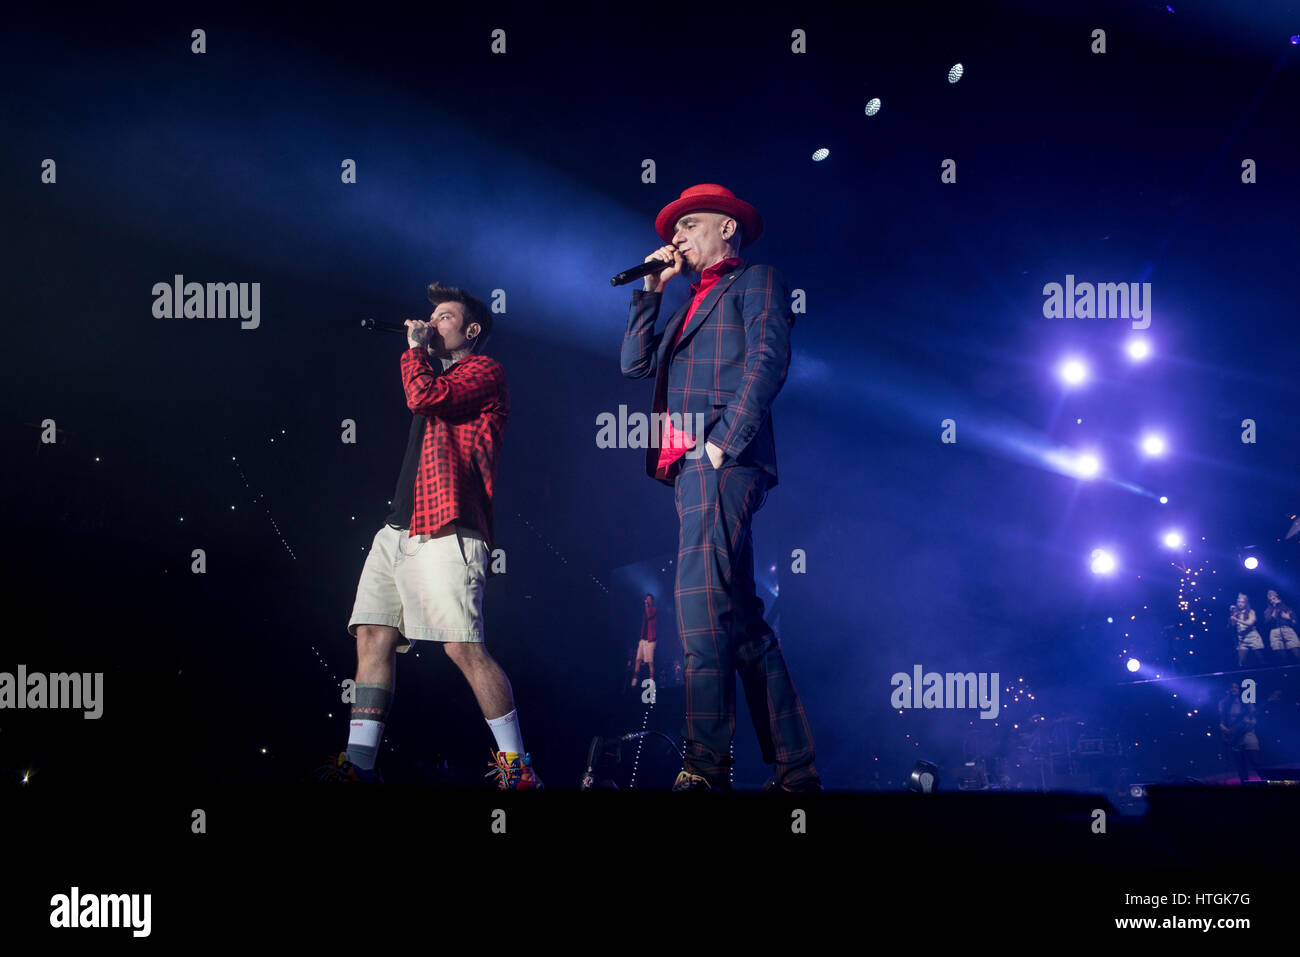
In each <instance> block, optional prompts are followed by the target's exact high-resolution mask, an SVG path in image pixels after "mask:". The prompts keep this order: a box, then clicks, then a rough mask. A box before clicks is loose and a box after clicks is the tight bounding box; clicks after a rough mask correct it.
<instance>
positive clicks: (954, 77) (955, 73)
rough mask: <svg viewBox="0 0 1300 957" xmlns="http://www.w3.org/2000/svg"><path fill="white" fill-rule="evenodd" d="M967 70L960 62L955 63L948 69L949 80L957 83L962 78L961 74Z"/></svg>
mask: <svg viewBox="0 0 1300 957" xmlns="http://www.w3.org/2000/svg"><path fill="white" fill-rule="evenodd" d="M965 72H966V70H965V68H963V67H962V65H961V64H960V63H954V64H953V65H952V68H951V69H950V70H949V71H948V82H949V83H956V82H957V81H958V80H960V79H961V75H962V74H963V73H965Z"/></svg>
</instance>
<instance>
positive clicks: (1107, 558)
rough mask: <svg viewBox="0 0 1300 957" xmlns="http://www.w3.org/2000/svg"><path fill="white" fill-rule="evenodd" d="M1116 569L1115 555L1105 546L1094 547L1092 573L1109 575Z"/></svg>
mask: <svg viewBox="0 0 1300 957" xmlns="http://www.w3.org/2000/svg"><path fill="white" fill-rule="evenodd" d="M1114 570H1115V556H1114V555H1112V554H1111V553H1110V552H1108V551H1106V549H1104V548H1094V549H1093V550H1092V573H1093V574H1094V575H1109V574H1110V573H1111V572H1113V571H1114Z"/></svg>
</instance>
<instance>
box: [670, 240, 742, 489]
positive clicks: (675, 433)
mask: <svg viewBox="0 0 1300 957" xmlns="http://www.w3.org/2000/svg"><path fill="white" fill-rule="evenodd" d="M743 261H744V260H742V259H741V258H740V257H738V256H733V257H732V258H731V259H724V260H722V262H719V263H714V264H713V265H712V266H709V267H708V268H706V269H705V270H704V272H702V273H701V274H700V281H699V282H693V283H691V292H693V293H694V294H695V297H694V298H693V299H692V300H691V308H690V309H688V310H687V311H686V318H685V319H684V320H683V321H682V324H681V327H680V328H679V329H678V330H677V338H676V339H675V340H673V347H672V348H671V349H669V350H668V361H669V362H670V363H671V362H672V360H673V353H674V352H676V351H677V344H678V343H679V342H681V341H682V333H683V332H685V331H686V327H687V326H689V325H690V324H691V317H692V316H694V315H695V310H696V309H698V308H699V305H700V303H702V302H703V301H704V297H705V296H707V295H708V294H709V290H710V289H712V288H713V284H714V283H715V282H717V281H718V278H719V277H720V276H721V275H722V274H723V273H724V272H728V271H730V270H732V269H735V268H736V267H737V266H739V265H740V264H741V263H742V262H743ZM685 421H686V410H685V409H683V410H682V422H683V424H685ZM697 438H701V436H691V435H689V434H688V433H685V432H681V431H679V430H678V429H674V428H673V426H672V423H671V422H669V421H668V417H667V416H664V435H663V440H662V441H661V443H660V445H659V462H658V468H659V470H660V471H662V472H664V473H665V474H667V470H668V468H669V467H670V466H671V465H672V464H673V463H674V462H676V461H677V460H678V459H680V458H681V457H682V456H684V455H685V454H686V452H687V450H688V449H693V448H695V442H696V439H697ZM704 454H706V455H707V454H708V453H707V452H705V453H704Z"/></svg>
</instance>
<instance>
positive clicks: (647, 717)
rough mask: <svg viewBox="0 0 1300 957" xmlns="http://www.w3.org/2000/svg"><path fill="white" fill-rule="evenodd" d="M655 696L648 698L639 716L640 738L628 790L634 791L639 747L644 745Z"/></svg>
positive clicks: (639, 762) (638, 762) (633, 759)
mask: <svg viewBox="0 0 1300 957" xmlns="http://www.w3.org/2000/svg"><path fill="white" fill-rule="evenodd" d="M655 697H656V696H655V695H651V696H650V701H649V703H648V704H647V705H646V707H645V713H644V714H643V715H642V716H641V737H639V738H637V739H636V754H635V755H633V757H632V777H631V779H630V780H629V781H628V785H627V786H628V790H630V791H635V790H636V772H637V768H638V766H639V765H640V764H641V745H643V744H644V743H645V729H646V727H647V726H648V725H649V724H650V712H651V711H653V710H654V707H655Z"/></svg>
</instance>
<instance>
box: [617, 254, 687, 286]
mask: <svg viewBox="0 0 1300 957" xmlns="http://www.w3.org/2000/svg"><path fill="white" fill-rule="evenodd" d="M672 266H673V264H672V263H666V262H664V261H663V260H662V259H652V260H650V261H649V262H645V263H641V265H639V266H633V267H632V268H631V269H624V270H623V271H622V272H621V273H619V274H618V275H617V276H615V277H614V278H613V279H611V280H610V281H609V284H610V285H611V286H622V285H624V284H626V283H629V282H632V281H633V280H635V279H640V278H641V277H642V276H648V275H650V274H651V273H652V272H663V271H664V270H665V269H671V268H672Z"/></svg>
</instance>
